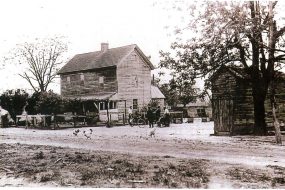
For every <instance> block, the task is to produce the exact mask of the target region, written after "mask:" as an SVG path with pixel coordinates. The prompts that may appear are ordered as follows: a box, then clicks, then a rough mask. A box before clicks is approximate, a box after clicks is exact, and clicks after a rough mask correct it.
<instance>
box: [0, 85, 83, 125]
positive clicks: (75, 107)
mask: <svg viewBox="0 0 285 190" xmlns="http://www.w3.org/2000/svg"><path fill="white" fill-rule="evenodd" d="M0 100H1V106H2V107H3V108H4V109H6V110H7V111H9V113H10V115H11V116H12V118H13V119H15V118H16V115H21V114H22V112H23V108H24V107H25V110H26V111H27V112H28V114H31V115H35V114H52V113H53V114H61V113H64V112H73V113H77V114H83V109H82V100H79V99H75V100H69V99H63V98H62V97H61V96H60V95H58V94H56V93H54V92H53V91H48V92H35V93H33V94H32V95H31V96H29V95H28V93H26V92H25V91H24V90H20V89H18V90H7V91H6V92H4V93H3V94H1V96H0Z"/></svg>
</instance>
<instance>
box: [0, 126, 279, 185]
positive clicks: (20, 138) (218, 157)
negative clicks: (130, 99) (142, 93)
mask: <svg viewBox="0 0 285 190" xmlns="http://www.w3.org/2000/svg"><path fill="white" fill-rule="evenodd" d="M90 129H92V133H91V130H90ZM79 130H80V132H79V133H78V134H77V135H74V134H73V132H74V131H75V129H64V130H55V131H54V130H37V129H22V128H8V129H0V145H1V144H2V145H5V146H12V147H14V146H16V147H17V146H22V145H25V146H26V147H25V149H27V150H29V151H30V150H31V149H34V147H37V148H36V149H34V150H33V151H32V152H31V153H30V154H33V155H34V154H36V153H38V152H39V150H38V149H40V151H42V152H43V153H44V154H45V153H46V152H47V150H46V149H47V148H44V147H48V149H49V150H48V151H51V150H50V149H52V148H50V147H55V148H56V149H59V150H60V151H59V150H57V151H56V152H60V154H63V153H66V154H67V153H68V152H76V151H77V152H84V153H88V154H89V153H90V154H91V153H92V152H97V151H103V152H106V151H109V153H104V155H106V156H107V155H110V154H111V155H117V156H118V155H120V156H119V157H124V155H125V154H127V155H129V156H131V157H134V158H133V160H132V162H134V163H135V161H134V160H138V159H143V160H148V161H149V160H153V158H155V159H154V160H164V158H168V160H167V161H166V162H162V163H161V161H159V163H156V164H157V165H159V166H161V165H162V166H164V168H163V170H161V171H160V172H162V173H163V172H165V171H166V170H167V171H171V172H172V173H173V172H174V173H176V172H177V171H176V170H178V169H179V170H180V169H181V168H182V169H181V170H184V169H185V168H184V165H181V164H180V162H182V163H184V162H187V163H188V162H189V164H188V165H191V166H192V165H193V163H194V166H195V165H196V166H197V167H198V168H200V169H201V167H202V166H203V164H202V165H201V163H200V162H205V163H207V164H206V165H207V167H206V169H205V168H204V169H203V172H204V170H205V172H206V173H205V175H206V174H207V175H206V178H204V173H203V172H198V173H199V175H201V176H200V177H198V178H197V179H198V180H202V182H201V181H200V182H199V183H198V182H197V184H196V182H195V180H196V178H195V180H194V178H192V177H193V176H192V174H191V175H190V176H188V175H186V178H187V180H188V181H187V183H186V182H185V183H184V182H183V181H180V182H179V185H178V186H179V187H188V186H189V187H195V184H196V185H198V186H200V187H204V188H241V187H245V188H255V187H258V188H262V187H275V184H276V183H277V184H278V187H282V185H283V181H282V180H281V179H279V177H278V176H275V177H268V176H270V175H271V174H274V175H275V173H276V171H277V170H278V171H277V174H278V172H279V174H280V171H281V173H282V172H283V167H285V151H284V146H277V145H275V143H274V137H252V136H246V137H215V136H210V134H211V133H212V131H213V123H201V124H183V125H172V126H171V127H168V128H156V131H155V137H150V136H149V133H150V129H148V128H135V127H134V128H131V127H129V126H123V127H116V128H105V127H92V128H80V129H79ZM83 131H85V134H86V135H84V133H83ZM86 136H88V137H90V138H87V137H86ZM7 143H8V144H11V145H8V144H7ZM14 148H15V147H14ZM4 149H5V148H4ZM12 149H13V148H12ZM19 150H20V149H19V148H18V149H17V151H15V150H13V151H14V153H19ZM6 153H7V152H4V154H6ZM9 155H10V154H9ZM74 155H75V153H74ZM100 155H101V153H100ZM27 156H31V155H27ZM55 156H57V157H58V154H56V155H55ZM95 156H96V154H94V157H95ZM75 157H76V155H75ZM2 158H3V156H2ZM161 158H163V159H161ZM15 159H16V158H15ZM17 159H20V158H17ZM51 159H54V158H51ZM58 159H62V157H59V158H58ZM197 159H198V160H199V162H196V161H195V160H197ZM169 160H171V162H172V163H173V164H174V166H173V167H172V169H171V167H170V166H169ZM148 161H147V162H148ZM15 162H20V161H15ZM53 162H55V161H53ZM74 162H75V161H74ZM114 162H117V161H116V160H114ZM71 163H73V162H71ZM108 163H109V161H108ZM142 163H145V162H142ZM5 164H7V163H5ZM10 164H13V163H11V162H10ZM109 164H111V165H112V164H113V163H109ZM112 166H113V165H112ZM64 167H66V166H64ZM82 167H83V166H82ZM84 167H85V166H84ZM143 167H145V171H146V172H150V173H152V174H151V175H154V174H155V175H158V174H157V173H155V172H154V174H153V169H151V168H153V165H151V166H149V165H145V166H143ZM165 167H166V168H165ZM169 167H170V168H169ZM196 169H197V168H196V167H195V171H196ZM200 169H198V171H200ZM15 170H16V169H15ZM69 170H74V168H69ZM172 170H173V171H172ZM185 170H186V171H185V172H186V173H187V171H188V170H187V169H185ZM279 170H280V171H279ZM201 171H202V170H201ZM264 171H266V172H264ZM0 172H1V168H0ZM21 172H22V171H21ZM69 172H70V171H69ZM171 172H170V173H171ZM6 173H7V171H6ZM8 173H9V172H8ZM71 173H72V175H74V176H77V175H78V172H77V173H76V172H75V173H74V171H73V172H71ZM91 173H92V172H91ZM180 173H181V172H180ZM208 174H209V175H208ZM268 174H270V175H268ZM277 174H276V175H277ZM279 174H278V175H279ZM62 175H63V174H60V176H62ZM64 175H66V174H64ZM80 175H82V174H80ZM132 175H133V174H132ZM163 175H164V173H163ZM165 175H166V174H165ZM167 175H168V174H167ZM169 175H170V174H169ZM176 175H177V174H176ZM179 175H182V177H185V175H184V174H183V172H182V174H179ZM274 175H273V176H274ZM282 175H283V173H282ZM146 176H148V175H146ZM170 176H171V175H170ZM271 176H272V175H271ZM284 176H285V175H284ZM34 177H35V176H34ZM161 177H162V176H160V178H161ZM180 177H181V176H180ZM249 177H250V178H252V179H253V181H248V178H249ZM282 177H283V176H282ZM35 178H38V177H35ZM160 178H159V179H160ZM162 178H163V177H162ZM188 178H189V179H190V178H191V180H194V181H191V180H190V181H191V183H190V182H189V179H188ZM11 179H12V178H11V177H10V178H7V175H4V176H2V177H1V179H0V186H1V181H2V182H3V181H4V182H7V181H8V180H11ZM16 179H17V180H19V179H20V178H19V176H18V178H16ZM175 179H176V178H175ZM179 179H180V178H179ZM181 179H182V178H181ZM282 179H283V178H282ZM119 180H120V181H121V182H120V184H121V185H122V179H119ZM144 180H146V181H152V185H150V184H149V183H148V184H144V185H142V184H141V185H142V187H165V185H168V186H169V185H170V186H169V187H172V185H173V187H176V185H177V184H176V185H175V183H174V182H173V184H172V185H171V184H169V183H163V182H158V181H155V179H154V181H153V179H149V178H145V179H144ZM165 180H166V181H168V180H169V179H168V178H166V179H165ZM203 180H204V182H203ZM278 180H279V181H278ZM280 180H281V181H280ZM51 181H53V182H54V183H56V184H58V183H59V182H58V181H56V182H55V180H51ZM241 181H242V182H243V183H241ZM276 181H277V182H276ZM34 182H35V181H33V180H32V181H30V184H33V183H34ZM36 182H37V183H35V185H37V184H38V181H36ZM85 182H86V181H84V183H85ZM194 182H195V183H194ZM19 183H20V182H19ZM19 183H18V184H19ZM81 183H83V182H82V180H81V178H80V179H79V182H76V183H71V184H72V185H71V186H76V185H78V184H81ZM86 183H87V185H91V187H94V184H92V183H91V184H90V183H88V182H86ZM107 183H108V184H109V185H110V184H112V183H111V182H107ZM156 183H159V184H160V185H158V184H156ZM284 183H285V180H284ZM6 184H9V182H8V183H6ZM25 184H27V183H25ZM67 184H69V182H68V183H67ZM104 184H106V181H104V180H102V181H101V182H100V183H97V185H99V186H100V187H102V186H104ZM241 184H244V185H241ZM45 185H47V184H45ZM49 185H52V186H53V185H54V184H52V183H51V184H49ZM129 185H130V184H128V183H127V182H124V185H123V187H132V186H129ZM136 185H137V184H136ZM161 185H162V186H161ZM55 186H58V185H55ZM59 186H61V185H59ZM95 186H96V185H95ZM111 186H112V185H111ZM168 186H167V187H168ZM108 187H110V186H108ZM114 187H116V186H114Z"/></svg>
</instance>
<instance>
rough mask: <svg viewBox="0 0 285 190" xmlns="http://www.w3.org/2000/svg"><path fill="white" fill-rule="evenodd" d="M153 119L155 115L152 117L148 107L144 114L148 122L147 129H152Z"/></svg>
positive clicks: (152, 114)
mask: <svg viewBox="0 0 285 190" xmlns="http://www.w3.org/2000/svg"><path fill="white" fill-rule="evenodd" d="M154 117H155V115H154V113H153V111H152V109H151V107H148V109H147V112H146V118H147V120H148V125H149V128H153V122H154V119H155V118H154Z"/></svg>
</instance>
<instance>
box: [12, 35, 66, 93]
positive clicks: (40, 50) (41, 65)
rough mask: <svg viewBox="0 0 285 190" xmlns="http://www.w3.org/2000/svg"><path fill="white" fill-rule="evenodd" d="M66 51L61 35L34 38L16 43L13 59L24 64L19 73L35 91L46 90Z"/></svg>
mask: <svg viewBox="0 0 285 190" xmlns="http://www.w3.org/2000/svg"><path fill="white" fill-rule="evenodd" d="M66 51H67V43H66V42H64V41H63V37H54V38H48V39H36V41H35V42H32V43H28V42H25V43H23V44H18V46H17V48H16V49H15V51H14V53H13V55H14V57H13V60H14V61H15V60H16V61H17V62H18V63H20V64H22V65H24V66H25V70H24V72H23V73H20V74H19V75H20V76H21V77H22V78H23V79H25V80H26V81H27V82H28V83H29V85H30V86H31V87H32V88H33V90H34V91H35V92H46V91H47V89H48V86H49V84H51V83H52V82H53V80H54V79H55V77H56V73H57V71H58V69H59V66H60V64H61V63H62V62H63V61H62V60H63V59H62V56H63V54H64V53H65V52H66Z"/></svg>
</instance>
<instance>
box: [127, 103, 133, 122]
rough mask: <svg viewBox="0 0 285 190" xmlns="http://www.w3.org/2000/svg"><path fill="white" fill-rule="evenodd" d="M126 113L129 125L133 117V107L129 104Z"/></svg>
mask: <svg viewBox="0 0 285 190" xmlns="http://www.w3.org/2000/svg"><path fill="white" fill-rule="evenodd" d="M128 115H129V118H128V121H129V124H130V125H131V119H132V118H133V107H132V106H130V107H129V109H128Z"/></svg>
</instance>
